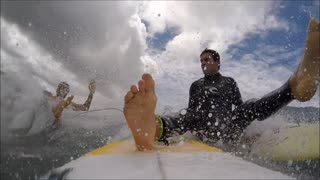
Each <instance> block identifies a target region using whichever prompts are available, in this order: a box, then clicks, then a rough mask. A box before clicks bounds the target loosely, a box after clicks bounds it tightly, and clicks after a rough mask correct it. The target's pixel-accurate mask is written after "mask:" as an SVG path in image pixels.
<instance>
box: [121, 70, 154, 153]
mask: <svg viewBox="0 0 320 180" xmlns="http://www.w3.org/2000/svg"><path fill="white" fill-rule="evenodd" d="M138 87H139V89H138V88H137V86H135V85H132V86H131V89H130V90H129V91H128V93H127V95H126V96H125V100H124V101H125V103H124V115H125V118H126V120H127V123H128V126H129V128H130V129H131V133H132V135H133V138H134V140H135V143H136V146H137V148H138V150H146V149H147V150H151V149H153V144H154V138H155V133H156V122H155V108H156V104H157V97H156V95H155V83H154V80H153V79H152V76H151V75H150V74H143V75H142V80H140V81H139V82H138Z"/></svg>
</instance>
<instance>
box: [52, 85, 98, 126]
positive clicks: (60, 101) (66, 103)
mask: <svg viewBox="0 0 320 180" xmlns="http://www.w3.org/2000/svg"><path fill="white" fill-rule="evenodd" d="M88 88H89V91H90V93H89V95H88V98H87V100H86V101H85V102H84V104H77V103H74V102H72V99H73V95H71V96H69V97H68V98H66V97H67V95H68V93H69V92H70V87H69V84H68V83H66V82H61V83H59V85H58V87H57V89H56V96H54V95H53V94H52V93H51V92H47V91H46V94H47V95H48V98H49V99H48V101H49V104H50V105H51V106H50V107H52V113H53V115H54V118H55V119H54V122H53V124H56V123H58V122H60V117H61V115H62V112H63V110H64V109H66V108H71V109H72V110H73V111H88V110H89V108H90V105H91V102H92V98H93V94H94V93H95V91H96V84H95V82H94V81H92V82H91V83H90V84H89V86H88ZM65 98H66V99H65Z"/></svg>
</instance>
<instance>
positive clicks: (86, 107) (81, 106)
mask: <svg viewBox="0 0 320 180" xmlns="http://www.w3.org/2000/svg"><path fill="white" fill-rule="evenodd" d="M92 99H93V93H90V94H89V95H88V98H87V100H86V102H85V103H84V104H76V103H74V102H72V103H71V106H72V110H74V111H88V110H89V108H90V105H91V102H92Z"/></svg>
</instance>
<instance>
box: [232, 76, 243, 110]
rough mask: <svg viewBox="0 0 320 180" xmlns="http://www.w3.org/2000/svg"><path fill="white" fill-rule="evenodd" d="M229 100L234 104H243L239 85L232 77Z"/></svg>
mask: <svg viewBox="0 0 320 180" xmlns="http://www.w3.org/2000/svg"><path fill="white" fill-rule="evenodd" d="M231 97H232V98H231V102H232V104H234V105H235V106H240V105H241V104H243V101H242V97H241V93H240V90H239V87H238V85H237V83H236V81H235V80H233V79H232V87H231Z"/></svg>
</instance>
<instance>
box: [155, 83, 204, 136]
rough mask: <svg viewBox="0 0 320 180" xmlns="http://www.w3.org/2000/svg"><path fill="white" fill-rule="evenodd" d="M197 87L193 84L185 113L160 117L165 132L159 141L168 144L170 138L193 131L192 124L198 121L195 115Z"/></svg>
mask: <svg viewBox="0 0 320 180" xmlns="http://www.w3.org/2000/svg"><path fill="white" fill-rule="evenodd" d="M197 89H198V88H197V87H196V85H195V84H192V85H191V87H190V90H189V105H188V109H187V110H186V112H185V113H181V112H179V113H174V114H171V115H167V116H161V117H160V116H159V117H160V119H161V120H162V125H163V131H162V137H160V138H159V141H162V142H166V139H167V138H168V137H172V136H176V135H182V134H184V133H185V132H187V131H188V130H190V129H191V127H192V124H193V122H194V121H196V120H197V119H198V118H197V115H196V114H195V113H194V112H195V110H196V99H194V98H195V97H196V93H197V92H196V91H197Z"/></svg>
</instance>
